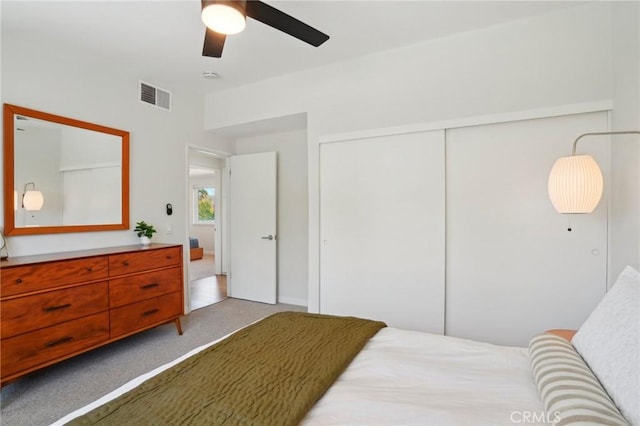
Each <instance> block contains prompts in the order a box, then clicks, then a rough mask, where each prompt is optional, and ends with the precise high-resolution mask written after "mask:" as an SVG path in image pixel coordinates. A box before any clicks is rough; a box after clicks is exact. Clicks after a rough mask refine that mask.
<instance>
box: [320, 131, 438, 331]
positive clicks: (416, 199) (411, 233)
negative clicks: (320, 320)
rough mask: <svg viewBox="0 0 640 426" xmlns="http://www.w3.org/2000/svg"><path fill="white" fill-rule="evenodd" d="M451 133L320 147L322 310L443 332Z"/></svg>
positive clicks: (422, 329) (408, 327)
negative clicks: (447, 140)
mask: <svg viewBox="0 0 640 426" xmlns="http://www.w3.org/2000/svg"><path fill="white" fill-rule="evenodd" d="M444 207H445V204H444V132H443V131H435V132H423V133H414V134H403V135H394V136H385V137H375V138H366V139H358V140H350V141H345V142H334V143H325V144H323V145H321V147H320V228H321V229H320V232H321V241H320V244H321V248H320V312H322V313H326V314H335V315H353V316H359V317H365V318H371V319H378V320H382V321H385V322H386V323H387V324H388V325H389V326H393V327H398V328H405V329H412V330H421V331H430V332H434V333H440V334H442V333H443V332H444V231H445V228H444Z"/></svg>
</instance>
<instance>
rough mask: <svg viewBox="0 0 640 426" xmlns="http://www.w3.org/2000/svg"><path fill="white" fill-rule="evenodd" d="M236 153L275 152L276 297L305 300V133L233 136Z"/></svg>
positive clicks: (293, 301)
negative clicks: (276, 191) (276, 200)
mask: <svg viewBox="0 0 640 426" xmlns="http://www.w3.org/2000/svg"><path fill="white" fill-rule="evenodd" d="M235 150H236V153H237V154H252V153H259V152H270V151H276V152H277V153H278V187H277V188H278V222H277V227H278V238H277V243H278V301H279V302H282V303H291V304H295V305H302V306H306V304H307V262H308V257H307V248H308V238H307V229H308V222H307V217H308V210H307V199H308V192H307V133H306V131H295V132H286V133H277V134H265V135H261V136H252V137H246V138H239V139H237V140H236V144H235Z"/></svg>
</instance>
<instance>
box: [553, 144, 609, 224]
mask: <svg viewBox="0 0 640 426" xmlns="http://www.w3.org/2000/svg"><path fill="white" fill-rule="evenodd" d="M602 188H603V179H602V172H601V171H600V167H598V163H596V160H594V159H593V157H592V156H590V155H572V156H569V157H562V158H558V160H556V162H555V164H554V165H553V168H552V169H551V173H550V174H549V182H548V190H549V198H550V199H551V203H552V204H553V207H555V209H556V210H557V211H558V212H559V213H591V212H593V210H595V208H596V207H597V206H598V203H599V202H600V198H601V197H602Z"/></svg>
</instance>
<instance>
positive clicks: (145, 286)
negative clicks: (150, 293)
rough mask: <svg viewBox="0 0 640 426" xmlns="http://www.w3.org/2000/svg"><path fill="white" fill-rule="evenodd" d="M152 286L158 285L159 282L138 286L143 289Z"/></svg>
mask: <svg viewBox="0 0 640 426" xmlns="http://www.w3.org/2000/svg"><path fill="white" fill-rule="evenodd" d="M154 287H160V284H158V283H153V284H145V285H143V286H140V288H141V289H143V290H149V289H150V288H154Z"/></svg>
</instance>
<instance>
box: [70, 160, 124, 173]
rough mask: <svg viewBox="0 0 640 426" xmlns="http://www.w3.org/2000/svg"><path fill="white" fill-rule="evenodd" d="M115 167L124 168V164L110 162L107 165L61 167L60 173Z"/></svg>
mask: <svg viewBox="0 0 640 426" xmlns="http://www.w3.org/2000/svg"><path fill="white" fill-rule="evenodd" d="M113 167H118V168H122V163H120V162H118V161H109V162H105V163H92V164H82V165H77V166H68V167H60V169H59V171H61V172H71V171H76V170H92V169H107V168H113Z"/></svg>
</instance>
